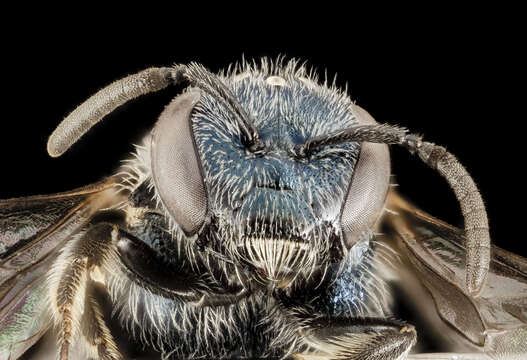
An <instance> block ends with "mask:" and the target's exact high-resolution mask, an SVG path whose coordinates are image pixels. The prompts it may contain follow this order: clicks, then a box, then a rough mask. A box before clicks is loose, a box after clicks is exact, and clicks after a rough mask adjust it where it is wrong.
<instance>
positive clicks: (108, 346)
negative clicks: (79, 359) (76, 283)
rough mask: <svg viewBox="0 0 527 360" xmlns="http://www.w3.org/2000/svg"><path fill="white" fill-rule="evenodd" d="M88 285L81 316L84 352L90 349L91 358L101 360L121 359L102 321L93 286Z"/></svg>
mask: <svg viewBox="0 0 527 360" xmlns="http://www.w3.org/2000/svg"><path fill="white" fill-rule="evenodd" d="M90 285H91V286H90ZM90 285H88V289H87V291H88V293H87V294H86V298H85V303H84V314H83V315H82V324H83V328H82V333H83V335H84V337H85V341H86V344H85V345H86V346H85V348H86V350H88V349H92V353H93V356H95V357H96V358H98V359H101V360H119V359H122V357H121V354H120V353H119V350H117V345H116V344H115V341H114V339H113V336H112V334H111V333H110V329H108V326H107V325H106V322H105V320H104V315H103V311H102V308H101V305H100V304H99V300H98V299H97V296H96V294H95V293H94V290H95V284H93V282H91V284H90ZM86 352H88V351H86Z"/></svg>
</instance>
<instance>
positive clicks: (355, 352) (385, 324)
mask: <svg viewBox="0 0 527 360" xmlns="http://www.w3.org/2000/svg"><path fill="white" fill-rule="evenodd" d="M307 324H308V325H307V326H306V327H303V328H302V330H301V335H302V336H303V339H302V341H303V342H304V343H305V344H307V345H309V347H310V349H311V351H308V352H304V353H297V354H294V355H293V356H294V357H295V358H297V359H306V360H307V359H317V358H319V359H348V360H359V359H368V360H402V359H405V358H406V356H407V355H408V352H409V351H410V349H411V348H412V346H413V345H414V344H415V342H416V339H417V336H416V332H415V328H414V327H413V326H412V325H405V324H403V323H400V322H397V321H389V320H385V319H380V318H362V319H352V318H343V317H323V318H318V319H316V320H313V321H311V322H308V323H307Z"/></svg>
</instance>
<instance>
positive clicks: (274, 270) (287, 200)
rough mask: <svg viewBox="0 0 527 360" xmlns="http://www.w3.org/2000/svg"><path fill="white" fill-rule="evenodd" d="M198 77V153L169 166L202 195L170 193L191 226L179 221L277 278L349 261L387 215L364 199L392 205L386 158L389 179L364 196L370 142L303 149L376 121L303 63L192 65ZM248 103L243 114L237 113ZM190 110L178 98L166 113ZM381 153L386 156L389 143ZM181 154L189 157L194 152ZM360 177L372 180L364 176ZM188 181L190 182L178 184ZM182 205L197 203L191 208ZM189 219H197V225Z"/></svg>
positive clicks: (194, 108) (193, 118) (193, 121)
mask: <svg viewBox="0 0 527 360" xmlns="http://www.w3.org/2000/svg"><path fill="white" fill-rule="evenodd" d="M188 76H189V78H191V79H192V80H193V81H194V82H195V83H197V84H198V85H200V86H195V87H193V88H190V89H189V90H188V93H187V95H186V96H187V97H189V98H192V99H193V100H191V101H190V102H189V103H188V105H187V108H188V110H187V113H188V115H187V116H188V119H189V125H188V127H189V128H188V130H187V131H189V132H190V133H191V137H192V140H193V142H192V146H193V147H194V149H193V150H194V154H191V156H190V157H189V156H186V157H184V158H183V159H181V156H179V157H176V159H174V156H172V155H171V158H172V159H171V160H167V161H170V162H172V163H174V162H175V163H176V164H177V169H180V170H179V173H178V174H179V175H176V176H175V178H176V179H175V180H174V177H173V178H172V180H171V181H170V186H171V187H174V186H175V184H176V185H178V189H181V187H185V186H186V188H191V187H192V186H194V190H193V191H191V192H190V191H189V192H188V194H187V195H185V194H184V193H181V190H178V191H177V192H178V193H179V194H180V195H178V196H174V194H173V192H172V195H171V199H169V201H165V199H164V197H165V198H166V197H167V196H168V192H167V195H165V196H163V193H162V191H161V199H162V200H163V203H164V204H165V205H167V203H168V208H169V212H171V211H170V206H171V204H173V207H174V208H175V211H174V210H173V211H172V213H173V212H177V211H179V213H180V214H186V215H187V218H185V219H184V220H183V221H178V218H180V217H178V216H177V215H176V216H175V220H176V223H178V224H180V225H181V224H183V226H181V228H182V229H183V230H184V231H185V232H186V233H187V234H188V235H190V236H197V238H198V240H199V241H201V242H202V243H204V244H205V245H206V246H208V247H210V248H211V249H213V250H214V251H215V252H217V253H218V254H221V255H222V256H224V257H225V258H227V259H231V260H232V261H233V262H240V261H241V262H243V263H245V264H249V265H250V266H252V267H253V268H255V269H257V270H258V271H259V272H260V273H261V274H263V275H264V276H265V277H266V278H268V279H270V280H283V279H284V278H286V277H290V275H292V274H298V273H302V272H304V273H305V272H307V273H310V272H311V271H313V270H314V269H316V268H317V267H320V266H321V265H322V264H327V263H329V262H331V261H335V260H338V259H340V258H342V256H343V255H344V254H345V253H346V251H347V250H349V248H351V247H352V245H353V243H354V242H355V241H356V239H357V237H358V236H360V235H362V234H363V233H365V232H367V231H368V230H370V228H371V226H372V225H373V222H372V221H371V218H373V217H374V218H376V217H377V216H378V214H379V205H378V204H366V206H364V205H362V206H363V207H364V209H362V208H360V206H359V207H358V208H357V206H355V205H354V202H356V201H355V200H357V201H361V202H362V203H364V199H363V198H364V197H365V196H369V195H368V192H371V191H372V190H373V191H376V192H379V191H378V188H381V191H380V193H381V195H380V196H379V195H377V196H376V197H375V199H377V198H382V199H384V195H385V193H386V187H387V183H388V171H387V170H388V169H389V165H387V164H388V162H387V160H386V159H387V156H386V159H384V160H383V161H381V163H382V164H383V167H384V168H383V169H381V170H382V171H380V172H379V171H377V173H378V174H381V175H382V177H385V179H384V178H383V179H380V180H381V181H380V182H379V183H380V185H377V186H374V187H373V188H371V189H369V188H368V187H366V188H364V186H363V188H362V190H361V189H359V190H358V191H359V194H357V192H356V191H354V190H353V189H352V187H353V186H352V183H353V184H355V183H359V185H360V183H361V181H358V182H357V179H355V180H354V174H355V170H356V169H357V165H358V164H359V160H360V158H361V154H363V155H364V149H361V148H363V147H364V145H361V144H359V143H356V142H348V143H342V144H333V145H326V146H323V147H320V148H317V149H315V151H314V152H312V153H311V154H310V155H309V156H307V157H303V158H299V157H298V156H297V154H296V153H295V152H294V147H295V145H297V144H302V143H304V142H306V141H307V140H309V139H311V138H313V137H316V136H319V135H325V134H329V133H332V132H335V131H338V130H341V129H345V128H348V127H350V126H352V125H357V124H359V123H361V122H365V121H370V120H369V119H366V120H365V118H366V117H367V116H366V114H365V112H363V111H362V110H361V109H360V108H358V107H356V106H355V105H354V104H353V103H352V102H351V100H350V99H349V97H348V96H347V95H346V94H344V93H343V92H341V91H339V90H337V89H336V88H334V87H327V86H325V85H323V86H320V85H318V84H317V83H316V79H314V78H313V77H311V76H308V75H307V74H306V72H305V69H304V68H303V67H297V66H296V63H295V62H290V63H289V64H287V65H285V66H278V65H272V64H267V63H264V64H263V65H262V67H259V68H256V67H250V66H246V67H244V68H243V69H240V70H238V69H236V70H235V71H233V72H229V73H228V74H226V75H220V76H216V75H213V74H211V73H209V72H208V71H206V70H205V69H204V68H202V67H201V66H199V65H191V66H189V70H188ZM196 79H198V80H196ZM184 96H185V95H184ZM174 104H175V105H174ZM233 104H234V105H233ZM238 106H239V107H240V108H241V110H237V109H236V107H238ZM184 107H185V105H184V104H183V105H182V104H181V102H180V103H178V99H176V100H175V101H174V103H173V104H172V105H169V106H168V107H167V109H166V110H165V117H166V118H168V119H170V118H173V117H174V116H175V115H174V114H176V113H177V111H176V110H177V109H176V110H175V109H173V108H178V109H181V108H184ZM237 111H238V112H239V111H242V112H243V116H244V117H246V118H247V119H248V121H250V123H251V124H252V126H253V127H254V129H255V130H256V131H257V134H258V136H259V139H260V140H261V142H262V143H263V146H262V148H261V149H260V150H259V151H254V150H253V149H252V148H251V147H250V146H249V145H248V144H247V139H246V137H245V134H244V132H243V128H242V127H241V126H240V122H239V121H237V119H236V113H237ZM167 113H168V115H166V114H167ZM161 119H163V115H162V117H161ZM167 122H168V120H167ZM172 122H173V121H172ZM160 128H161V129H164V128H163V127H162V126H160V125H158V127H157V129H156V135H155V136H154V140H155V138H156V137H157V138H160V140H162V139H161V137H165V136H166V135H165V132H164V131H163V130H160ZM184 130H185V129H182V130H179V131H178V132H179V133H180V134H181V133H183V132H184ZM380 146H382V147H383V149H384V150H383V151H384V152H385V151H386V149H385V146H383V145H380ZM176 150H177V153H188V152H189V150H192V149H190V147H187V148H186V149H176ZM176 150H174V151H171V152H170V153H171V154H174V153H176ZM383 151H381V152H383ZM153 153H154V154H155V151H154V152H153ZM366 155H367V154H366ZM370 160H371V159H370ZM363 163H364V161H363ZM189 164H191V165H190V167H189ZM372 166H373V167H374V168H377V167H378V166H377V165H376V164H373V165H372V163H371V161H370V162H368V166H366V168H367V169H368V171H369V172H370V173H371V171H370V170H371V168H372ZM362 167H363V168H364V167H365V166H364V164H363V165H362ZM163 168H164V167H163ZM181 169H185V170H184V171H183V172H182V171H181ZM359 170H360V169H359ZM374 170H375V169H374ZM377 170H379V169H377ZM359 172H360V173H364V169H363V170H362V171H359ZM373 174H374V175H375V171H374V172H373ZM154 175H155V167H154ZM370 175H371V174H370ZM154 177H155V176H154ZM194 177H195V179H194V180H192V178H194ZM180 178H183V180H181V181H183V182H184V183H185V184H187V185H185V184H178V182H180V180H179V179H180ZM189 182H190V183H191V185H192V186H189V185H188V184H189ZM362 183H364V181H362ZM368 184H369V183H368ZM158 187H159V186H158ZM382 188H384V189H382ZM383 191H384V193H383ZM196 194H199V196H197V197H196ZM350 196H351V198H350ZM187 198H191V199H193V200H192V201H188V200H185V199H187ZM375 199H373V200H375ZM370 200H371V199H370ZM182 202H192V204H191V205H188V206H187V209H183V210H182V209H181V204H182ZM377 202H378V201H377ZM350 209H351V210H350ZM343 212H345V213H343ZM189 213H194V214H196V215H194V216H192V217H190V218H188V214H189ZM355 213H357V214H355ZM373 213H375V214H373ZM372 214H373V215H372ZM357 218H358V219H359V223H357V220H356V219H357ZM343 221H344V222H347V223H345V224H343ZM361 221H362V223H361ZM350 222H355V224H348V223H350ZM350 229H351V230H353V231H355V233H354V234H353V236H352V235H351V234H349V235H348V236H345V234H344V233H345V232H346V230H348V231H347V232H350V233H351V232H353V231H350Z"/></svg>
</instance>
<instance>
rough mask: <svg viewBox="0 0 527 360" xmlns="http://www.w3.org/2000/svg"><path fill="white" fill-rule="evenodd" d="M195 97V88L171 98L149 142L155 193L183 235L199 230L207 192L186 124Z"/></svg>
mask: <svg viewBox="0 0 527 360" xmlns="http://www.w3.org/2000/svg"><path fill="white" fill-rule="evenodd" d="M199 99H200V92H199V90H192V91H189V92H186V93H184V94H182V95H180V96H178V97H177V98H175V99H174V100H173V101H172V102H171V103H170V104H169V105H168V106H167V107H166V108H165V110H164V111H163V113H162V114H161V116H160V117H159V120H158V121H157V124H156V126H155V128H154V132H153V134H152V144H151V147H152V148H151V150H152V151H151V162H152V164H151V165H152V175H153V179H154V183H155V185H156V188H157V192H158V194H159V196H160V198H161V201H162V202H163V205H164V206H165V208H166V209H167V211H168V212H169V213H170V215H171V216H172V218H173V219H174V220H175V222H176V223H177V224H179V225H180V226H181V228H182V229H183V231H185V233H186V234H187V235H189V234H193V233H195V232H196V231H198V230H199V229H200V227H201V225H202V224H203V221H204V219H205V215H206V213H207V194H206V190H205V185H204V183H203V177H202V173H201V167H200V163H199V157H198V154H197V153H196V148H195V144H194V137H193V133H192V128H191V126H192V125H191V123H190V114H191V112H192V109H193V108H194V106H195V105H196V104H197V102H198V101H199Z"/></svg>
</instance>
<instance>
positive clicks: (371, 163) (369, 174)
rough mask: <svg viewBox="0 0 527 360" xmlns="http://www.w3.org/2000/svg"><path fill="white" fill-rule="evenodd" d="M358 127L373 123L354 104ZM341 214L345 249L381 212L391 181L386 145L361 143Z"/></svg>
mask: <svg viewBox="0 0 527 360" xmlns="http://www.w3.org/2000/svg"><path fill="white" fill-rule="evenodd" d="M353 110H354V112H355V115H356V116H357V118H358V120H359V125H374V124H376V122H375V120H374V119H373V117H372V116H371V115H370V114H368V112H366V111H365V110H364V109H362V108H360V107H359V106H357V105H354V107H353ZM361 146H362V147H361V152H360V156H359V160H358V162H357V165H356V166H355V170H354V173H353V178H352V181H351V184H350V185H349V189H348V194H347V196H346V199H345V202H344V205H343V207H342V213H341V226H342V231H343V235H344V239H345V242H346V246H348V248H351V247H352V246H353V245H354V244H355V243H356V242H357V241H358V240H359V238H360V237H361V236H362V235H363V234H364V233H365V232H367V231H370V230H371V229H372V227H373V226H374V224H375V222H376V221H377V219H378V217H379V214H381V213H382V209H383V207H384V201H385V199H386V193H387V191H388V185H389V180H390V153H389V151H388V146H387V145H385V144H375V143H368V142H364V143H362V145H361Z"/></svg>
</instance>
